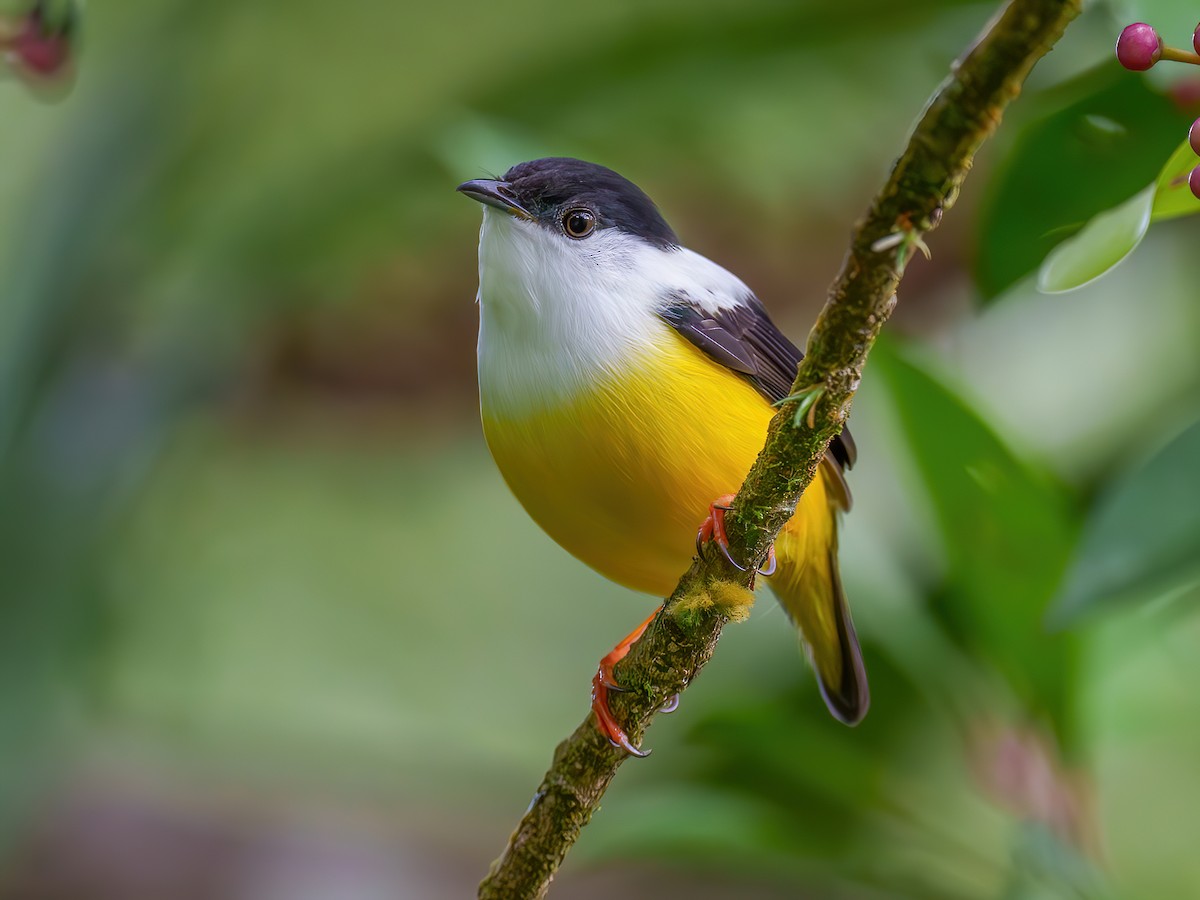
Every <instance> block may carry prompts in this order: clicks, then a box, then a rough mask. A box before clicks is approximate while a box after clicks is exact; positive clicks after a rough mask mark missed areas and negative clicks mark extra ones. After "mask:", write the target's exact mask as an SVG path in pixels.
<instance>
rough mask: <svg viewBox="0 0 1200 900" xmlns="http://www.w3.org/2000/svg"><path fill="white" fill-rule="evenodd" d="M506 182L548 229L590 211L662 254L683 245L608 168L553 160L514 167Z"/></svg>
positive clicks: (603, 222)
mask: <svg viewBox="0 0 1200 900" xmlns="http://www.w3.org/2000/svg"><path fill="white" fill-rule="evenodd" d="M503 181H504V182H505V184H506V185H507V187H508V191H509V192H510V193H511V194H512V196H513V197H514V198H515V199H516V200H517V201H518V202H519V203H520V205H521V206H522V207H524V209H526V210H527V211H528V212H529V213H530V214H531V215H532V216H533V217H534V218H535V219H537V220H538V221H539V222H542V223H544V224H549V223H551V222H554V223H556V222H557V220H558V218H559V217H560V216H561V215H562V214H563V213H564V212H565V211H567V210H569V209H572V208H575V207H587V208H588V209H590V210H591V211H592V212H593V213H595V214H596V220H597V223H598V224H599V225H600V227H602V228H604V227H616V228H620V229H621V230H622V231H626V232H629V233H630V234H635V235H637V236H638V237H640V238H642V239H643V240H645V241H648V242H649V243H651V244H654V245H655V246H657V247H661V248H663V249H667V248H670V247H678V246H679V238H677V237H676V236H675V232H674V231H672V230H671V226H670V225H668V224H667V221H666V219H664V218H663V217H662V214H661V213H660V212H659V211H658V207H656V206H655V205H654V201H653V200H651V199H650V198H649V197H647V196H646V194H645V193H644V192H643V191H642V189H641V188H639V187H638V186H637V185H636V184H634V183H633V182H632V181H630V180H629V179H627V178H624V177H622V176H620V175H618V174H617V173H616V172H614V171H613V170H612V169H606V168H605V167H604V166H598V165H596V164H595V163H589V162H584V161H583V160H581V159H571V158H570V157H565V156H551V157H547V158H545V159H535V160H531V161H530V162H523V163H520V164H518V165H515V166H513V167H512V168H511V169H509V170H508V171H507V172H505V173H504V179H503Z"/></svg>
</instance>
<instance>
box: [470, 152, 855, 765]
mask: <svg viewBox="0 0 1200 900" xmlns="http://www.w3.org/2000/svg"><path fill="white" fill-rule="evenodd" d="M457 190H458V191H459V192H460V193H462V194H464V195H466V196H467V197H469V198H471V199H473V200H476V201H478V202H479V203H481V204H482V206H483V223H482V225H481V227H480V232H479V290H478V294H477V303H478V306H479V340H478V348H477V353H478V376H479V401H480V415H481V418H482V423H483V433H484V437H485V439H486V441H487V445H488V448H489V450H490V452H491V455H492V457H493V459H494V460H495V463H496V465H497V467H498V468H499V470H500V473H501V475H502V476H503V478H504V480H505V482H506V483H507V484H508V487H509V488H510V489H511V491H512V493H513V494H514V495H515V496H516V498H517V500H518V501H519V502H520V503H521V505H522V506H523V507H524V508H525V510H526V512H527V513H528V514H529V515H530V517H532V518H533V520H534V521H535V522H536V523H537V524H538V525H539V526H541V528H542V529H543V530H544V531H545V532H546V533H547V534H548V535H549V536H550V537H551V538H552V539H553V540H554V541H556V542H557V543H558V544H559V545H560V546H562V547H563V548H564V549H566V550H567V551H568V552H569V553H571V554H572V555H574V556H575V557H577V558H578V559H580V560H581V561H583V562H584V563H586V564H587V565H588V566H590V567H591V568H593V569H595V570H596V571H597V572H599V573H600V574H602V575H604V576H606V577H607V578H609V579H611V580H612V581H615V582H617V583H618V584H621V585H624V586H625V587H628V588H630V589H632V590H634V591H639V592H644V593H648V594H653V595H655V596H657V597H665V596H668V595H669V594H670V593H671V591H672V590H673V589H674V587H675V585H676V583H677V581H678V579H679V577H680V576H681V575H682V574H683V572H684V571H685V570H686V569H687V568H688V565H689V564H690V562H691V560H692V558H693V556H694V554H695V553H696V552H697V549H698V547H699V546H700V543H701V541H702V540H707V539H708V538H710V537H714V538H715V539H716V540H717V541H718V543H720V544H722V546H723V548H724V552H725V553H726V555H728V548H727V545H724V544H723V541H724V534H723V528H722V525H723V522H722V519H721V516H722V513H723V511H724V509H726V508H727V506H728V503H727V501H728V499H729V497H730V496H731V492H732V491H736V490H737V488H738V487H739V485H741V483H742V480H743V479H744V477H745V475H746V473H747V472H748V471H749V469H750V467H751V465H752V464H753V462H754V459H755V457H756V455H757V454H758V451H759V450H760V449H761V448H762V445H763V443H764V440H765V437H766V430H767V424H768V422H769V420H770V419H771V417H772V414H773V412H774V408H773V405H775V404H778V403H780V402H781V401H782V400H784V399H785V398H786V397H787V396H788V394H789V391H790V389H791V387H792V382H793V380H794V379H795V377H796V373H797V366H798V365H799V362H800V360H801V359H802V358H803V353H802V352H801V351H800V350H799V349H798V348H797V347H796V346H795V345H794V344H793V343H792V342H791V341H790V340H788V338H787V337H786V336H785V335H784V334H783V333H782V332H781V331H780V330H779V328H778V327H777V326H776V325H775V324H774V322H772V320H771V318H770V316H769V315H768V313H767V310H766V308H765V307H764V305H763V304H762V302H761V301H760V300H759V299H758V298H757V297H756V296H755V294H754V293H753V292H752V291H751V290H750V288H749V287H747V286H746V284H745V283H744V282H743V281H742V280H741V279H739V278H738V277H737V276H736V275H734V274H733V273H731V272H729V271H728V270H727V269H725V268H723V267H722V266H720V265H718V264H717V263H715V262H713V261H711V260H709V259H708V258H707V257H705V256H703V255H701V254H699V253H696V252H694V251H692V250H689V249H687V248H686V247H684V246H683V244H682V243H681V242H680V240H679V238H678V236H677V235H676V233H675V232H674V230H672V228H671V227H670V226H669V225H668V224H667V222H666V220H665V219H664V218H663V215H662V213H661V212H660V211H659V209H658V207H657V206H656V205H655V204H654V202H653V201H652V200H651V199H650V198H649V197H648V196H647V195H646V194H645V193H644V192H643V191H642V190H641V189H640V188H639V187H637V186H636V185H635V184H634V183H633V182H631V181H629V180H628V179H626V178H624V177H623V176H621V175H619V174H618V173H617V172H615V171H613V170H612V169H609V168H606V167H604V166H601V165H598V164H596V163H591V162H585V161H583V160H579V159H573V158H569V157H547V158H544V159H535V160H531V161H528V162H523V163H520V164H518V165H515V166H513V167H512V168H510V169H509V170H508V171H507V172H505V173H504V175H503V176H501V177H499V178H478V179H474V180H471V181H467V182H464V183H463V184H460V185H459V186H458V188H457ZM856 456H857V450H856V448H855V445H854V441H853V439H852V438H851V436H850V434H849V432H848V431H843V432H842V433H841V434H840V435H839V436H838V437H837V438H835V439H834V441H833V442H832V443H831V444H830V448H829V451H828V452H827V453H826V455H825V457H824V459H823V460H822V462H821V464H820V466H819V468H818V472H817V475H816V477H815V478H814V479H813V481H812V483H811V484H810V485H809V487H808V488H807V489H806V490H805V492H804V494H803V495H802V496H801V498H800V501H799V503H798V505H797V507H796V511H795V513H794V514H793V515H792V517H791V519H790V520H789V521H788V522H787V524H786V525H785V526H784V527H783V529H782V530H781V531H780V533H779V535H778V536H777V538H776V540H775V543H774V547H773V552H772V555H771V557H770V559H769V560H768V561H767V563H766V564H764V566H763V568H762V569H760V572H761V574H762V576H763V578H764V580H765V581H766V583H767V584H768V585H769V586H770V588H771V589H772V592H773V593H774V594H775V596H776V597H777V599H778V600H779V602H780V605H781V606H782V607H783V609H784V611H785V613H786V614H787V616H788V618H789V620H790V621H791V622H792V623H793V625H794V626H795V627H796V628H797V630H798V631H799V634H800V638H801V642H802V645H803V647H804V649H805V651H806V654H807V656H808V658H809V660H810V662H811V664H812V667H813V669H814V670H815V673H816V677H817V682H818V684H819V686H820V691H821V694H822V696H823V698H824V700H825V703H826V705H827V706H828V708H829V711H830V712H831V713H832V714H833V716H834V717H835V718H836V719H838V720H840V721H841V722H843V723H845V724H848V725H856V724H858V723H859V722H860V721H861V720H862V718H863V716H864V715H865V714H866V712H867V708H868V706H869V705H870V691H869V687H868V684H867V677H866V670H865V667H864V665H863V659H862V652H861V650H860V648H859V642H858V638H857V636H856V634H855V630H854V624H853V621H852V619H851V616H850V610H849V607H848V605H847V602H846V597H845V593H844V591H843V588H842V581H841V576H840V573H839V568H838V552H837V529H838V519H839V516H840V514H841V513H843V512H845V511H846V510H848V509H849V507H850V503H851V499H850V491H849V488H848V487H847V485H846V480H845V474H844V473H845V470H847V469H849V468H850V467H851V466H852V465H853V463H854V461H855V458H856ZM698 522H702V523H703V524H702V527H701V531H700V534H699V535H697V532H696V524H697V523H698ZM732 561H733V560H732V559H731V562H732ZM735 565H736V563H735ZM651 619H653V615H652V616H651V617H650V619H647V620H646V622H643V623H642V624H641V625H639V626H638V628H637V629H635V630H634V631H633V632H632V633H631V634H630V635H629V636H628V637H627V638H625V639H624V640H623V641H622V642H621V643H620V644H618V645H617V646H616V647H615V648H614V650H613V652H612V653H610V654H609V655H607V656H606V657H604V659H603V660H602V661H601V666H600V669H599V671H598V672H597V676H596V678H595V679H594V680H593V687H594V690H593V704H592V706H593V711H594V712H595V714H596V721H597V725H598V727H599V728H600V731H601V732H602V733H603V734H604V736H606V737H607V738H608V739H609V740H610V741H611V742H612V743H613V744H614V745H616V746H619V747H622V748H624V749H625V750H626V751H627V752H629V753H632V754H635V755H639V756H641V755H645V752H646V751H642V750H640V749H639V748H637V747H635V746H634V745H633V744H632V743H631V742H630V740H629V738H628V736H627V735H626V733H625V731H624V730H623V729H622V727H621V726H620V724H619V723H617V722H616V721H615V719H614V718H613V715H612V713H611V711H610V710H609V709H608V701H607V690H608V689H611V688H616V687H617V685H616V684H615V682H614V681H613V674H612V667H613V665H615V662H616V661H617V660H619V659H620V658H621V657H622V656H623V655H624V654H625V652H627V651H628V647H629V645H630V644H632V643H633V641H635V640H636V639H637V637H638V636H639V635H640V634H641V632H642V630H643V629H644V628H645V627H646V626H647V625H648V624H649V622H650V621H651Z"/></svg>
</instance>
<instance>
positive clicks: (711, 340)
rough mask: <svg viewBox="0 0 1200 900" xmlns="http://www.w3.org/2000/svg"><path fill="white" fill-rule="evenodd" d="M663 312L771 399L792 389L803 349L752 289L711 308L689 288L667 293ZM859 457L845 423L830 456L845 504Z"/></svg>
mask: <svg viewBox="0 0 1200 900" xmlns="http://www.w3.org/2000/svg"><path fill="white" fill-rule="evenodd" d="M658 314H659V316H660V317H661V318H662V319H663V321H665V322H667V324H669V325H670V326H671V327H672V328H674V329H675V330H676V331H677V332H679V334H681V335H682V336H683V337H685V338H687V339H688V340H689V341H690V342H691V343H693V344H695V345H696V346H697V347H699V348H700V349H701V350H703V351H704V352H705V353H706V354H708V355H709V356H710V357H711V358H712V359H714V360H715V361H716V362H719V363H720V364H721V365H723V366H726V367H728V368H730V369H732V370H733V371H735V372H739V373H741V374H742V375H745V376H746V378H747V379H748V380H749V381H750V383H751V384H753V385H754V387H755V388H757V389H758V392H759V393H760V394H762V395H763V397H765V398H766V399H767V401H768V402H770V403H778V402H779V401H781V400H782V399H783V398H784V397H786V396H787V395H788V392H789V391H790V390H791V387H792V382H793V381H795V380H796V368H797V367H798V366H799V365H800V360H802V359H804V354H803V353H801V352H800V350H799V349H798V348H797V347H796V345H795V344H793V343H792V342H791V341H789V340H788V339H787V337H785V336H784V334H783V332H781V331H780V330H779V329H778V328H776V327H775V323H774V322H772V321H771V317H770V316H768V315H767V310H766V308H765V307H763V305H762V303H761V302H759V300H758V298H757V297H755V296H754V295H753V294H747V295H746V297H745V298H743V300H742V302H741V303H739V304H738V305H737V306H734V307H731V308H729V309H722V310H719V311H717V312H714V313H710V312H706V311H704V310H702V309H701V308H700V307H699V306H697V305H696V304H695V303H694V302H693V301H692V299H691V297H689V296H688V295H687V293H686V292H684V291H676V292H673V293H671V294H670V295H668V296H667V297H666V298H664V303H663V305H662V307H661V308H660V309H659V311H658ZM857 457H858V451H857V449H856V448H855V446H854V438H853V437H851V436H850V431H849V430H848V429H843V430H842V433H841V434H840V435H838V436H837V437H835V438H834V439H833V442H832V443H831V444H830V445H829V454H828V457H827V459H828V460H829V461H830V463H831V465H830V469H831V470H832V474H834V475H836V476H837V478H838V480H839V481H840V482H841V486H842V488H843V489H844V492H845V497H844V498H843V500H844V502H843V504H842V505H843V506H845V507H846V508H849V505H850V492H849V489H848V488H846V483H845V480H844V479H843V478H842V472H843V471H844V470H845V469H849V468H850V467H851V466H853V465H854V461H855V459H856V458H857Z"/></svg>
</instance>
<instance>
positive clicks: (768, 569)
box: [696, 494, 776, 576]
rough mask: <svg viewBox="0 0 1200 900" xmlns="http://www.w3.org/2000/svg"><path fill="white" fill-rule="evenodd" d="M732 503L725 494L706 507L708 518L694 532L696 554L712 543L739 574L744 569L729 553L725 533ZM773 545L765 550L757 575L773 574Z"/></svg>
mask: <svg viewBox="0 0 1200 900" xmlns="http://www.w3.org/2000/svg"><path fill="white" fill-rule="evenodd" d="M732 502H733V494H725V495H724V496H722V497H718V498H717V499H716V500H714V501H713V502H712V503H711V504H709V507H708V517H707V518H705V520H704V522H703V524H701V526H700V530H699V531H697V532H696V554H697V555H699V556H703V555H704V545H705V544H707V543H708V542H710V541H711V542H712V543H714V544H716V545H717V548H718V549H719V550H720V551H721V555H722V556H724V557H725V560H726V561H727V562H728V563H729V564H730V565H731V566H733V567H734V568H735V569H737V570H738V571H739V572H745V571H746V567H745V566H743V565H742V564H741V563H739V562H738V561H737V560H736V559H734V558H733V554H731V553H730V552H729V536H728V535H727V534H726V533H725V513H727V512H729V510H730V509H732V508H733V507H732V506H730V504H731V503H732ZM775 568H776V560H775V545H774V544H772V545H771V546H770V547H769V548H768V549H767V558H766V560H765V561H764V562H763V564H762V565H761V566H759V568H758V574H759V575H765V576H771V575H774V574H775Z"/></svg>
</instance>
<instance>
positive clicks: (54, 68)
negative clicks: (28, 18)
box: [12, 23, 70, 76]
mask: <svg viewBox="0 0 1200 900" xmlns="http://www.w3.org/2000/svg"><path fill="white" fill-rule="evenodd" d="M12 51H13V52H14V53H15V54H16V56H17V58H18V59H19V60H20V61H21V65H23V66H24V67H25V68H26V69H29V70H30V71H31V72H33V73H34V74H35V75H43V76H50V75H54V74H55V73H57V72H58V71H59V70H61V69H62V67H63V66H64V65H66V62H67V57H69V56H70V45H69V43H68V41H67V39H66V38H65V37H64V36H63V35H59V34H43V33H42V32H41V29H40V28H38V27H37V26H36V25H34V24H32V23H28V24H27V25H26V27H25V28H24V30H22V32H21V33H20V34H19V35H17V38H16V40H15V41H13V44H12Z"/></svg>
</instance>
